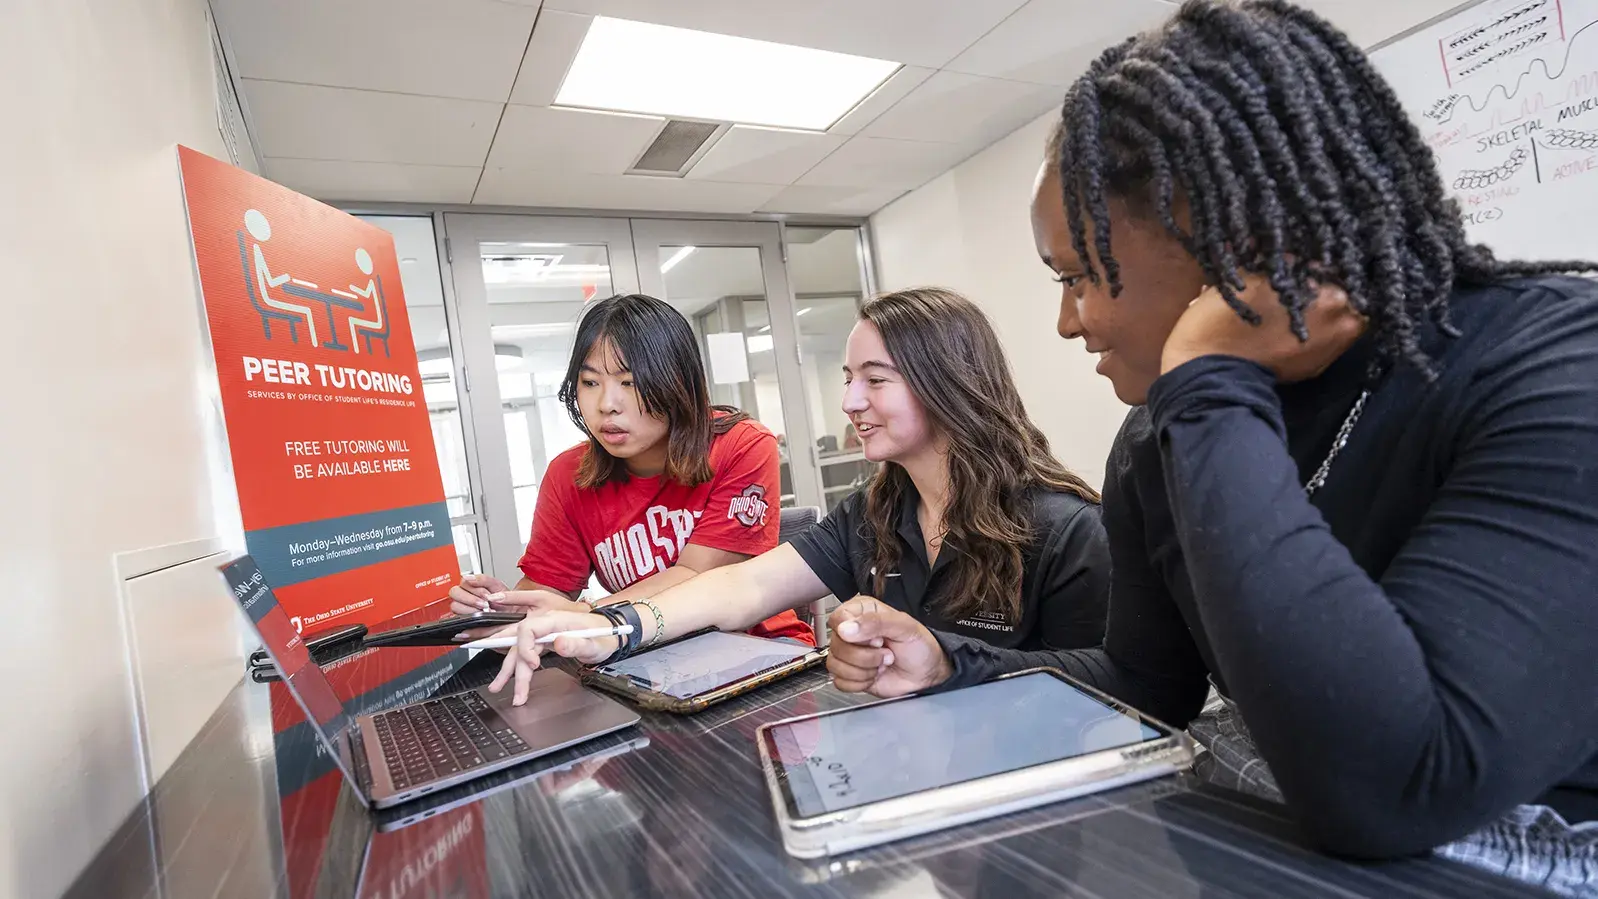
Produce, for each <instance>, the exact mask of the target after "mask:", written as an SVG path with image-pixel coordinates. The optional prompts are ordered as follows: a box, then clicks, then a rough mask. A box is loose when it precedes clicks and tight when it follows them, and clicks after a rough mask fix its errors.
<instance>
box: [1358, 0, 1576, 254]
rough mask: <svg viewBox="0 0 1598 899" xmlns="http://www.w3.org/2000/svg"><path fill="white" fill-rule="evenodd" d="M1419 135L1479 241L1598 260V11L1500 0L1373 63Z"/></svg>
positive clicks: (1508, 249) (1546, 1) (1384, 52)
mask: <svg viewBox="0 0 1598 899" xmlns="http://www.w3.org/2000/svg"><path fill="white" fill-rule="evenodd" d="M1371 58H1372V59H1373V60H1374V61H1375V63H1376V66H1377V68H1378V69H1379V70H1380V71H1381V72H1382V74H1384V75H1385V76H1386V77H1387V78H1388V80H1389V81H1390V82H1391V83H1392V85H1393V87H1394V89H1395V90H1396V91H1397V92H1398V96H1399V99H1400V100H1401V101H1402V102H1403V104H1404V106H1405V108H1406V109H1408V110H1409V112H1410V114H1411V115H1412V117H1413V118H1414V119H1415V121H1416V122H1417V123H1418V124H1419V126H1420V129H1421V133H1422V135H1423V136H1424V138H1425V139H1426V142H1427V143H1428V144H1429V145H1430V146H1431V148H1432V151H1433V152H1434V153H1435V154H1436V156H1437V161H1438V165H1439V167H1440V168H1441V170H1442V175H1443V180H1444V182H1445V183H1446V184H1447V185H1448V188H1449V189H1450V190H1451V191H1452V192H1453V193H1454V195H1455V196H1457V197H1458V198H1459V201H1460V205H1461V206H1462V207H1463V209H1464V213H1465V224H1466V229H1467V231H1468V233H1469V235H1470V237H1471V239H1472V240H1476V241H1480V242H1482V243H1486V244H1487V245H1489V246H1491V247H1492V248H1493V250H1494V251H1495V252H1497V253H1498V255H1499V256H1500V257H1504V258H1521V259H1553V258H1560V259H1564V258H1582V259H1585V258H1598V228H1591V227H1586V228H1584V227H1581V226H1580V225H1579V224H1578V222H1579V220H1578V219H1577V218H1576V217H1577V216H1582V215H1590V214H1591V212H1592V210H1594V209H1598V0H1491V2H1487V3H1481V4H1478V5H1476V6H1473V7H1470V8H1469V9H1466V10H1464V11H1462V12H1459V13H1456V14H1455V15H1453V16H1450V17H1449V18H1447V19H1445V20H1443V21H1441V22H1437V23H1435V24H1433V25H1431V26H1429V27H1427V28H1424V29H1422V30H1420V31H1417V32H1415V33H1414V34H1411V35H1409V36H1407V37H1405V38H1402V39H1400V40H1398V41H1396V42H1394V43H1392V44H1390V45H1388V46H1386V47H1383V48H1381V49H1380V50H1377V51H1376V52H1375V53H1373V54H1372V55H1371Z"/></svg>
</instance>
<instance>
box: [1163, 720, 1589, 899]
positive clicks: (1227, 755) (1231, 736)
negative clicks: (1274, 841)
mask: <svg viewBox="0 0 1598 899" xmlns="http://www.w3.org/2000/svg"><path fill="white" fill-rule="evenodd" d="M1188 733H1189V734H1190V735H1191V736H1192V737H1193V739H1194V740H1195V741H1196V742H1198V743H1199V744H1200V745H1201V746H1203V747H1204V749H1205V750H1206V751H1205V752H1204V753H1203V754H1202V755H1201V756H1200V757H1199V760H1198V762H1197V763H1196V764H1195V766H1194V772H1195V773H1196V774H1197V775H1198V776H1200V777H1202V778H1204V779H1205V780H1206V781H1208V782H1210V783H1213V784H1215V785H1217V786H1221V787H1226V788H1228V789H1231V790H1236V791H1238V792H1239V793H1246V794H1248V795H1250V796H1257V797H1259V798H1261V799H1267V800H1270V801H1272V802H1281V801H1282V792H1281V790H1279V789H1277V786H1276V778H1275V777H1274V776H1272V775H1271V769H1270V767H1269V766H1267V765H1266V764H1265V760H1264V759H1262V758H1260V755H1259V751H1258V750H1257V749H1255V748H1254V740H1253V738H1252V737H1250V736H1249V733H1248V728H1247V726H1245V725H1244V724H1243V716H1242V715H1240V714H1238V712H1237V708H1236V707H1235V706H1233V705H1232V704H1231V703H1230V702H1229V701H1227V700H1225V699H1222V698H1221V697H1220V696H1219V695H1218V694H1216V693H1215V692H1214V691H1211V693H1210V700H1209V702H1207V703H1205V705H1204V711H1203V713H1202V714H1200V715H1199V717H1198V718H1197V719H1195V720H1194V721H1193V723H1192V724H1190V725H1189V726H1188ZM1432 854H1433V855H1435V856H1437V857H1439V858H1445V859H1448V860H1450V861H1455V862H1459V863H1461V864H1466V865H1471V866H1473V867H1476V868H1481V869H1484V870H1487V871H1491V872H1492V873H1494V874H1498V875H1501V876H1503V877H1508V878H1511V879H1513V880H1517V881H1520V882H1522V883H1531V884H1536V885H1537V886H1540V887H1542V888H1544V889H1546V890H1550V891H1552V892H1554V893H1556V894H1558V895H1561V896H1573V897H1584V899H1591V897H1598V821H1588V822H1585V823H1580V824H1570V823H1567V822H1566V821H1565V819H1564V818H1562V817H1560V815H1559V813H1558V812H1556V811H1554V810H1553V809H1551V808H1548V807H1547V806H1542V805H1521V806H1516V807H1515V808H1514V809H1512V810H1511V811H1510V812H1509V814H1507V815H1504V816H1503V817H1502V818H1499V819H1498V820H1497V821H1494V822H1493V823H1491V824H1489V825H1487V826H1486V827H1483V828H1481V829H1479V830H1477V831H1475V832H1473V833H1470V834H1467V835H1466V836H1464V837H1461V838H1460V839H1458V840H1455V841H1454V842H1452V843H1449V844H1447V845H1444V846H1439V847H1437V848H1436V849H1434V850H1432Z"/></svg>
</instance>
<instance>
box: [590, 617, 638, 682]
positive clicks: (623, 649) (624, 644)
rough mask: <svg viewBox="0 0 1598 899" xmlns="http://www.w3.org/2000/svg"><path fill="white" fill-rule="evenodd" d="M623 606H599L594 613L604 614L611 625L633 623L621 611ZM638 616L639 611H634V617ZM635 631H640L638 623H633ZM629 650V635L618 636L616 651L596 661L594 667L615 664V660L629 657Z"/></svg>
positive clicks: (618, 625)
mask: <svg viewBox="0 0 1598 899" xmlns="http://www.w3.org/2000/svg"><path fill="white" fill-rule="evenodd" d="M623 607H624V606H617V605H609V606H598V607H597V608H595V609H594V614H595V615H602V616H604V617H605V618H606V619H607V620H608V621H610V623H611V625H612V626H613V627H621V626H622V625H624V624H633V622H629V621H628V620H627V616H626V614H625V613H623V612H622V611H621V609H622V608H623ZM637 617H638V613H636V612H634V613H633V618H635V619H636V618H637ZM633 633H634V634H636V633H638V626H637V625H636V624H633ZM627 652H628V640H627V636H617V637H616V651H615V652H613V653H611V654H610V655H608V656H605V657H604V658H603V659H600V660H599V661H598V662H596V663H594V667H595V668H598V667H600V666H603V665H610V664H613V663H615V662H619V661H621V660H622V659H625V658H627Z"/></svg>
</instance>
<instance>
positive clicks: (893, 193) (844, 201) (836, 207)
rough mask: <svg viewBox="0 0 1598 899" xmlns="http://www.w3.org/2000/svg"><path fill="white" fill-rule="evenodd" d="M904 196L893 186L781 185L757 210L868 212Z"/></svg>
mask: <svg viewBox="0 0 1598 899" xmlns="http://www.w3.org/2000/svg"><path fill="white" fill-rule="evenodd" d="M903 195H904V191H902V190H898V189H895V188H888V189H878V188H869V187H866V188H860V187H809V186H804V185H796V186H794V187H785V188H783V190H782V192H781V193H779V194H777V195H776V196H775V197H772V198H771V199H770V200H767V201H766V205H764V206H762V207H760V211H761V212H788V213H793V214H796V215H870V214H871V213H873V212H876V211H877V210H878V209H881V208H882V207H884V206H886V205H888V204H889V203H892V202H893V201H894V200H897V199H899V197H901V196H903Z"/></svg>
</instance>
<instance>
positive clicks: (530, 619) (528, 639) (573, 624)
mask: <svg viewBox="0 0 1598 899" xmlns="http://www.w3.org/2000/svg"><path fill="white" fill-rule="evenodd" d="M582 630H601V631H605V632H607V633H615V632H616V630H617V629H616V628H613V626H612V622H611V620H610V619H609V618H606V617H605V616H604V615H594V614H591V613H584V612H537V611H535V612H530V613H528V615H527V617H526V618H524V619H522V622H521V624H519V625H517V626H516V637H517V643H516V648H515V649H512V650H511V651H509V652H507V653H506V654H505V661H504V662H503V663H502V664H501V665H500V669H499V676H498V677H496V678H494V682H493V683H491V684H489V685H488V689H489V692H492V693H498V692H499V691H500V690H503V689H505V685H506V684H508V683H511V682H512V680H514V682H515V685H516V687H515V692H514V693H513V694H512V697H511V704H512V705H522V704H523V703H525V702H526V701H527V693H528V690H529V688H530V686H531V684H532V681H533V672H534V671H537V670H538V668H539V667H540V664H541V662H542V656H543V654H544V652H545V651H546V650H548V651H552V652H554V653H555V655H558V656H561V657H562V658H567V659H575V660H576V661H579V662H582V663H584V664H589V665H591V664H593V663H595V662H598V661H599V660H601V659H603V658H605V657H607V656H609V655H610V654H611V653H613V652H615V651H616V646H617V641H618V640H619V639H620V637H577V636H572V635H571V634H569V633H565V632H568V631H582ZM545 638H551V639H550V640H548V641H547V642H546V640H545Z"/></svg>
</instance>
